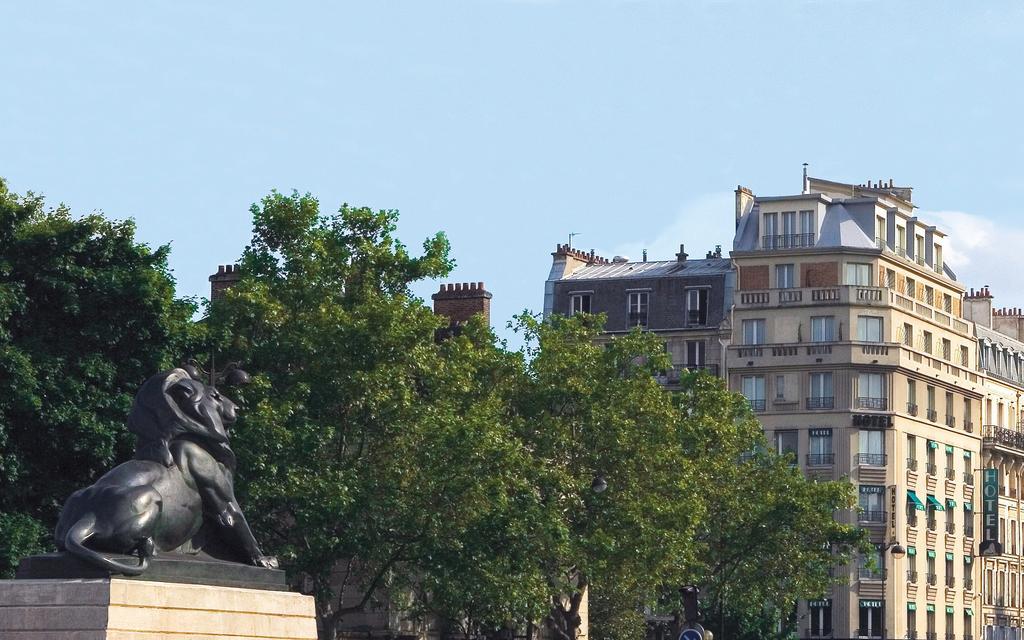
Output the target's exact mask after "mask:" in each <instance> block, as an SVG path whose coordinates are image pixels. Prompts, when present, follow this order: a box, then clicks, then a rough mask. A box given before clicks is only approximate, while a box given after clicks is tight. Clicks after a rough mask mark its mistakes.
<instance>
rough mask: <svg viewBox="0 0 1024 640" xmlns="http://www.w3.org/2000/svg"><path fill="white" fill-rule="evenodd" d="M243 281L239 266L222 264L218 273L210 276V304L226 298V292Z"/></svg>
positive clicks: (218, 268)
mask: <svg viewBox="0 0 1024 640" xmlns="http://www.w3.org/2000/svg"><path fill="white" fill-rule="evenodd" d="M241 279H242V272H241V271H240V270H239V269H238V265H237V264H222V265H220V266H218V267H217V273H215V274H213V275H212V276H210V302H216V301H217V300H220V299H221V298H223V297H224V292H225V291H227V290H228V289H230V288H231V287H232V286H234V285H235V283H237V282H238V281H239V280H241Z"/></svg>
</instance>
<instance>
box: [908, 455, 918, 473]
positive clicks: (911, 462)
mask: <svg viewBox="0 0 1024 640" xmlns="http://www.w3.org/2000/svg"><path fill="white" fill-rule="evenodd" d="M907 469H909V470H910V471H917V458H907Z"/></svg>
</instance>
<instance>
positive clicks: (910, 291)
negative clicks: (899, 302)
mask: <svg viewBox="0 0 1024 640" xmlns="http://www.w3.org/2000/svg"><path fill="white" fill-rule="evenodd" d="M906 285H907V288H906V293H907V295H908V296H909V297H911V298H916V297H917V283H916V282H914V279H913V278H907V282H906Z"/></svg>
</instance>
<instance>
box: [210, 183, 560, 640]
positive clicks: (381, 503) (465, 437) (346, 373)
mask: <svg viewBox="0 0 1024 640" xmlns="http://www.w3.org/2000/svg"><path fill="white" fill-rule="evenodd" d="M252 212H253V223H254V224H253V226H254V232H253V238H252V242H251V244H250V245H249V247H247V249H246V250H245V253H244V255H243V257H242V260H241V272H242V274H243V275H242V279H241V281H240V282H239V284H238V285H236V286H235V287H233V288H232V289H231V290H230V291H229V292H228V293H227V295H226V296H225V298H224V299H223V300H222V301H219V302H218V303H217V304H215V305H213V307H212V311H211V316H210V327H211V332H212V333H211V335H213V336H214V339H215V340H216V341H217V343H218V345H219V349H220V352H221V353H222V354H223V355H224V356H227V357H230V358H233V359H239V360H241V361H243V362H244V363H245V364H246V366H247V367H250V368H251V371H252V372H253V373H254V374H255V380H254V383H253V384H252V385H251V386H249V387H248V388H247V389H246V390H245V391H244V400H245V401H246V403H247V405H248V406H247V409H246V411H245V412H244V413H243V416H242V418H241V420H240V421H239V423H238V424H237V425H236V427H235V430H234V436H233V437H234V447H235V449H236V450H237V451H238V453H239V459H240V460H241V461H242V469H240V473H239V491H240V492H241V493H242V494H244V500H245V501H246V505H247V507H246V508H247V513H248V514H249V517H250V520H251V522H252V523H253V524H254V526H255V527H256V528H257V529H259V530H261V531H262V532H263V533H264V539H265V541H266V545H267V547H268V548H269V549H270V550H272V551H273V552H275V553H277V554H278V555H279V556H280V558H281V560H282V561H283V564H284V566H285V567H286V568H287V569H288V570H289V572H290V575H291V576H292V579H293V581H294V583H295V584H296V585H297V586H299V587H300V588H302V589H303V590H305V591H307V592H310V593H313V594H314V595H315V596H316V600H317V611H318V616H319V618H320V623H321V627H322V630H323V633H324V637H326V638H333V637H334V635H335V631H336V629H337V628H338V626H339V624H340V623H341V622H342V621H343V619H344V616H345V615H347V614H349V613H352V612H355V611H362V610H365V609H367V608H369V607H371V606H373V605H374V604H375V599H377V598H380V597H382V596H381V594H392V595H391V598H392V604H394V601H396V600H398V599H402V598H403V597H404V595H403V594H407V593H413V594H416V595H418V596H419V597H417V598H416V599H415V602H414V603H411V604H410V607H409V610H410V612H412V613H416V612H417V611H418V612H422V613H435V614H438V615H441V616H442V617H444V618H447V619H451V620H454V621H458V622H459V623H460V624H465V623H466V621H469V624H470V626H473V627H474V629H473V630H472V631H473V632H476V631H477V630H479V628H488V627H490V628H493V627H495V626H500V625H502V624H505V623H506V622H508V621H509V620H514V619H521V618H524V617H531V616H532V617H536V616H538V615H539V610H538V605H537V604H536V603H537V602H540V603H541V605H543V603H544V602H545V597H544V596H545V595H546V591H545V590H546V588H547V587H546V582H545V579H544V578H545V576H544V574H543V573H542V572H541V571H540V569H539V568H538V567H537V566H536V564H535V563H533V562H527V561H525V560H523V561H519V560H520V559H524V558H531V559H532V557H534V556H535V555H536V554H538V553H539V552H540V549H539V548H538V543H539V541H540V540H542V539H543V538H538V537H536V536H534V535H533V532H534V530H535V528H542V527H543V523H544V522H546V521H547V520H549V519H550V518H549V517H547V516H546V515H545V513H546V510H547V509H549V507H547V506H546V505H545V504H544V503H543V502H542V501H541V499H540V497H539V496H538V495H537V493H536V492H535V491H534V490H533V488H534V487H535V485H536V482H535V480H534V476H535V475H536V471H535V469H534V465H533V458H532V456H531V455H530V452H529V450H528V449H527V448H526V447H524V446H523V444H522V443H521V442H520V441H519V440H518V439H517V438H516V434H515V432H514V431H513V430H511V429H510V428H508V420H507V417H506V416H507V408H506V407H507V404H508V401H507V393H508V390H509V389H510V388H511V387H510V383H508V382H506V380H508V379H514V378H515V377H516V376H517V375H518V372H520V371H521V369H522V366H521V358H520V356H518V355H517V354H509V353H506V352H504V351H502V350H499V349H497V348H495V340H494V336H493V335H492V334H491V333H490V331H489V330H488V329H487V328H486V327H482V326H480V325H479V324H474V325H470V326H468V327H466V328H465V330H464V331H463V333H462V334H461V335H459V336H456V337H454V338H452V339H450V340H446V341H442V342H441V343H440V344H439V343H438V342H437V341H436V340H435V332H436V330H437V329H438V328H439V327H440V326H441V321H440V320H439V319H438V318H437V317H436V316H434V314H433V313H432V312H431V311H430V309H428V308H427V307H425V306H424V305H423V303H422V302H421V301H420V300H418V299H416V298H414V297H413V296H412V295H411V294H410V292H409V285H410V283H412V282H414V281H416V280H418V279H421V278H436V277H441V276H443V275H445V274H446V273H448V271H449V269H450V268H451V261H450V259H449V257H448V243H447V241H446V239H445V238H444V236H443V235H441V234H438V235H436V236H434V237H431V238H428V239H427V240H426V241H425V242H424V243H423V250H422V253H421V255H420V256H418V257H414V256H412V255H410V254H409V253H408V251H407V250H406V248H405V247H404V246H403V245H402V244H401V243H400V242H398V241H397V240H396V239H395V237H394V231H395V223H396V219H397V212H394V211H373V210H370V209H367V208H357V207H349V206H347V205H345V206H342V207H341V209H340V211H339V212H338V213H337V214H336V215H331V216H323V215H321V214H320V210H319V204H318V203H317V201H316V200H315V199H314V198H312V197H311V196H309V195H304V196H303V195H298V194H292V195H283V194H279V193H273V194H271V195H270V196H268V197H266V198H264V199H263V201H262V202H261V203H260V204H259V205H254V206H253V209H252ZM538 593H539V594H540V595H539V596H538V595H537V594H538Z"/></svg>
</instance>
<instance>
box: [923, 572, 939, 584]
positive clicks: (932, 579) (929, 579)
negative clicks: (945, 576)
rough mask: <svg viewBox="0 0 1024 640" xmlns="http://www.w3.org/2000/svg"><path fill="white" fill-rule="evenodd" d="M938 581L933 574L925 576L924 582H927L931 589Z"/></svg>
mask: <svg viewBox="0 0 1024 640" xmlns="http://www.w3.org/2000/svg"><path fill="white" fill-rule="evenodd" d="M938 581H939V578H938V576H936V575H935V574H934V573H929V574H927V575H925V582H927V583H928V584H930V585H932V586H933V587H934V586H935V584H936V583H937V582H938Z"/></svg>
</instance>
